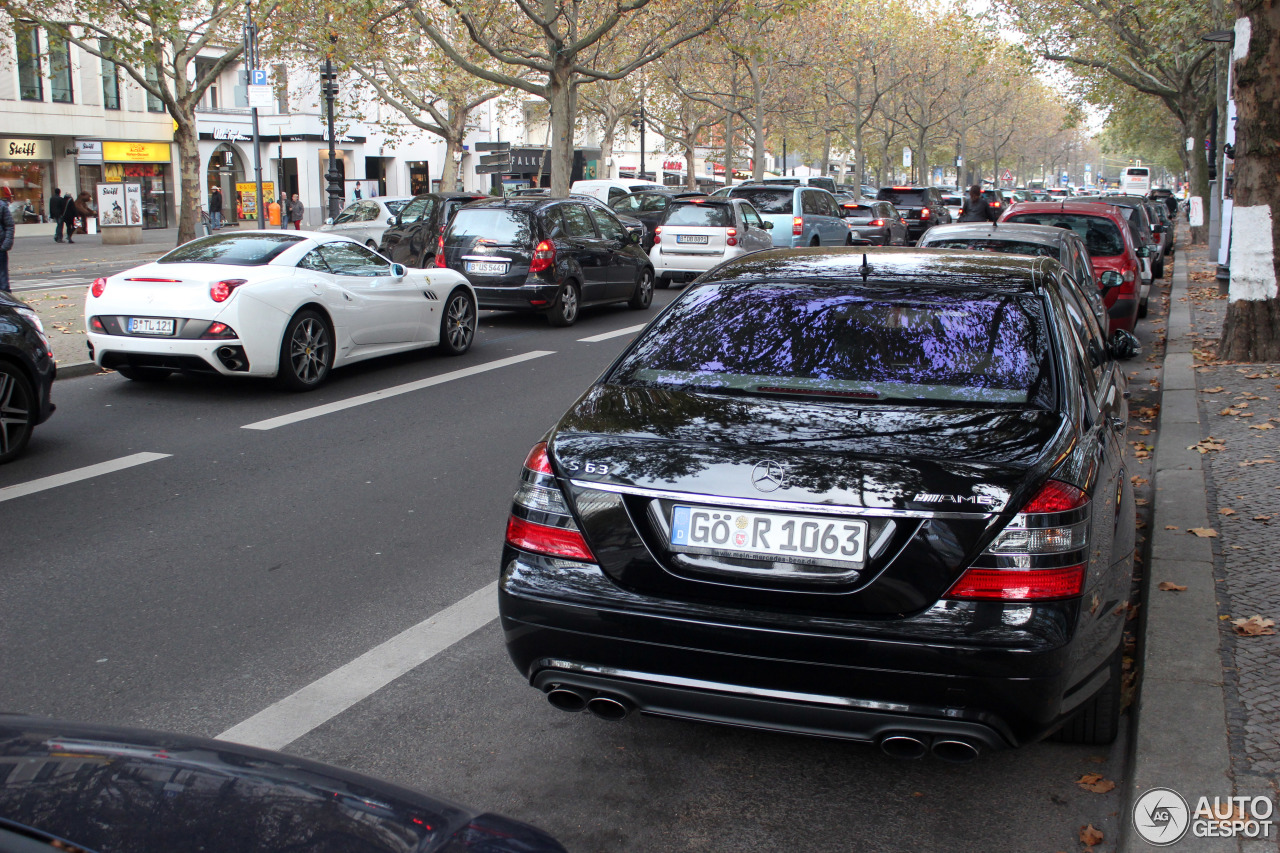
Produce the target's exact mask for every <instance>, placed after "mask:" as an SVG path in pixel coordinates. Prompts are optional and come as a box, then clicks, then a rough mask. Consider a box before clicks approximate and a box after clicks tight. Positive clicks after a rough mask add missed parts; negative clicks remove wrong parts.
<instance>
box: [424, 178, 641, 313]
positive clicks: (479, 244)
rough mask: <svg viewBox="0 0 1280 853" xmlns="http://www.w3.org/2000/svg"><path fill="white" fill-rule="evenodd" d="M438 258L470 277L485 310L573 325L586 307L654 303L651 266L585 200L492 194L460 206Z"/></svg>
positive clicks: (606, 215)
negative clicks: (534, 314)
mask: <svg viewBox="0 0 1280 853" xmlns="http://www.w3.org/2000/svg"><path fill="white" fill-rule="evenodd" d="M436 263H437V264H438V265H440V266H447V267H449V268H450V269H453V270H456V271H457V272H459V273H461V274H463V275H465V276H466V277H467V278H468V280H470V282H471V283H472V284H473V285H474V286H475V290H476V295H477V298H478V300H479V305H480V307H481V308H493V309H498V310H502V311H535V312H539V313H542V314H545V315H546V317H547V320H548V321H549V322H550V323H551V325H553V326H569V325H572V324H573V323H574V322H576V321H577V319H578V312H579V310H580V309H581V308H582V307H583V306H585V305H597V304H603V303H607V302H626V303H627V304H628V305H629V306H630V307H632V308H636V309H640V310H644V309H647V308H648V307H649V304H650V303H651V302H652V301H653V266H652V264H650V262H649V258H648V256H647V255H646V254H645V253H644V251H643V250H642V249H641V248H640V239H639V237H638V236H636V235H634V234H632V233H630V232H628V231H627V229H626V228H624V227H623V225H622V223H621V222H619V221H618V218H617V217H616V216H615V215H614V214H613V212H612V211H610V210H608V209H607V208H605V207H603V206H601V207H595V206H593V205H588V204H587V203H585V202H583V201H582V200H580V199H574V198H568V199H536V198H533V199H490V200H488V201H479V202H476V203H475V204H471V205H468V206H466V207H464V208H463V209H462V210H460V211H458V213H457V215H456V216H454V217H453V221H452V222H451V223H449V227H448V228H446V229H445V233H444V236H443V237H442V238H441V249H440V251H438V252H437V253H436Z"/></svg>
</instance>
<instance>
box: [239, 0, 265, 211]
mask: <svg viewBox="0 0 1280 853" xmlns="http://www.w3.org/2000/svg"><path fill="white" fill-rule="evenodd" d="M244 64H245V66H246V67H247V68H248V73H247V76H248V78H249V83H250V84H251V85H253V84H257V82H258V81H257V80H256V79H255V77H256V76H257V75H256V72H257V70H258V25H257V24H255V23H254V22H253V8H252V7H251V6H250V5H249V0H245V3H244ZM248 91H250V92H252V91H253V89H252V88H250V89H249V90H248ZM249 112H250V114H251V115H252V116H253V176H254V181H255V182H256V183H257V185H258V198H257V201H256V203H255V204H254V207H255V208H256V209H257V212H258V228H259V230H261V229H263V228H266V227H267V220H266V210H265V208H266V206H267V205H266V199H264V198H263V197H262V147H261V145H260V144H259V143H258V108H257V107H253V108H252V109H250V111H249Z"/></svg>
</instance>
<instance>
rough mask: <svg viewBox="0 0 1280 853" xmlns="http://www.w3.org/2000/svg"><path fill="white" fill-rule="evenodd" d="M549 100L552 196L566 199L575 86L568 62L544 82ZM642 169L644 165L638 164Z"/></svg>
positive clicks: (575, 104)
mask: <svg viewBox="0 0 1280 853" xmlns="http://www.w3.org/2000/svg"><path fill="white" fill-rule="evenodd" d="M547 88H548V89H549V90H550V91H549V94H550V95H551V97H550V98H549V99H548V101H549V103H550V104H551V151H550V152H549V156H550V159H551V197H552V198H565V197H566V196H568V195H569V184H570V183H571V181H572V178H573V126H574V123H575V119H576V118H577V100H578V99H577V94H578V91H577V88H578V87H577V83H576V82H575V81H574V79H573V69H572V67H571V66H570V65H568V64H567V63H562V64H558V65H557V66H556V68H555V69H554V70H553V71H552V73H551V75H550V78H549V79H548V80H547ZM640 166H641V168H642V169H643V168H644V164H643V163H641V164H640Z"/></svg>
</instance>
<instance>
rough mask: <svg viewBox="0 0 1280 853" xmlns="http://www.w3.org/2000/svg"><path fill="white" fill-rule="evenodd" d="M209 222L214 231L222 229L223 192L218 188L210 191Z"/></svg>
mask: <svg viewBox="0 0 1280 853" xmlns="http://www.w3.org/2000/svg"><path fill="white" fill-rule="evenodd" d="M209 221H210V222H211V223H212V225H213V230H214V231H217V230H218V229H219V228H221V227H222V190H221V189H219V188H218V187H214V188H212V189H211V190H209Z"/></svg>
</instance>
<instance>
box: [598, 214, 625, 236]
mask: <svg viewBox="0 0 1280 853" xmlns="http://www.w3.org/2000/svg"><path fill="white" fill-rule="evenodd" d="M591 215H592V216H593V217H595V220H596V228H598V229H599V230H600V236H601V237H603V238H605V239H606V240H618V241H622V240H625V239H626V237H627V231H626V229H625V228H623V227H622V223H620V222H618V220H616V219H614V218H613V217H612V216H610V215H609V214H607V213H605V212H604V211H603V210H593V211H591Z"/></svg>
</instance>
